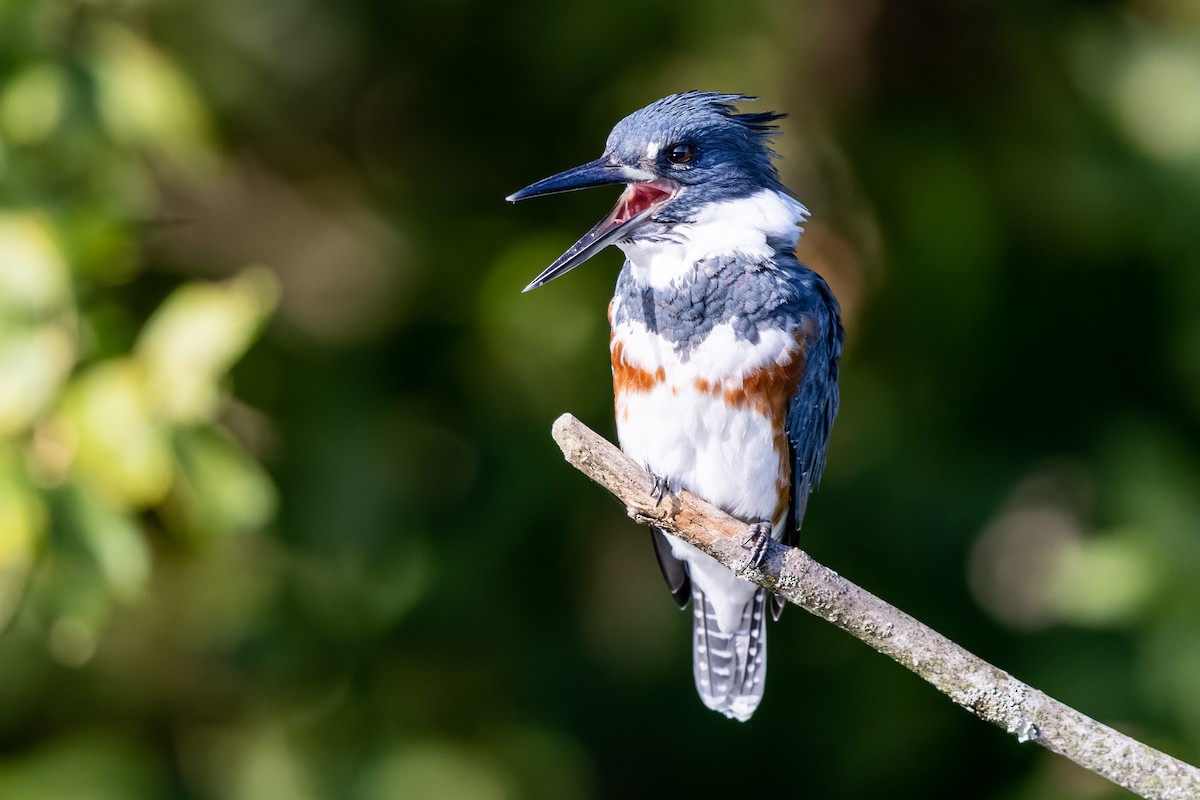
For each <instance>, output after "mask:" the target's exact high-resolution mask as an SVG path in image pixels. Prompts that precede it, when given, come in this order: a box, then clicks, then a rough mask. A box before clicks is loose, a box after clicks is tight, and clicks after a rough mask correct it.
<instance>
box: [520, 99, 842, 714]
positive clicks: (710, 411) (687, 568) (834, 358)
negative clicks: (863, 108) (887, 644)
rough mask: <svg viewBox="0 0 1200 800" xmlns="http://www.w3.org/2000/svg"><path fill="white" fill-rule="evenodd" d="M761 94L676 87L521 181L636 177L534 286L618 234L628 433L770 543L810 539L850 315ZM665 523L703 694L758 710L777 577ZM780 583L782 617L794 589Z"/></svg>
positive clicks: (675, 591)
mask: <svg viewBox="0 0 1200 800" xmlns="http://www.w3.org/2000/svg"><path fill="white" fill-rule="evenodd" d="M753 99H755V98H752V97H747V96H745V95H737V94H718V93H715V92H695V91H693V92H685V93H683V94H675V95H671V96H669V97H664V98H663V99H661V100H658V101H656V102H654V103H651V104H650V105H648V106H646V107H645V108H643V109H641V110H639V111H635V112H634V113H633V114H630V115H629V116H628V117H626V118H625V119H623V120H621V121H620V122H619V123H617V125H616V127H615V128H613V130H612V133H611V134H610V135H609V137H608V143H607V144H606V146H605V148H604V154H603V155H602V156H601V157H600V158H598V159H596V160H595V161H592V162H589V163H587V164H584V165H582V166H579V167H576V168H574V169H570V170H567V171H566V172H562V173H559V174H558V175H554V176H552V177H550V178H546V179H545V180H541V181H538V182H537V183H535V184H533V185H531V186H527V187H526V188H524V189H522V190H520V191H519V192H516V193H515V194H512V195H510V196H509V197H508V198H507V199H508V200H509V201H511V202H516V201H518V200H524V199H526V198H529V197H536V196H539V195H546V194H554V193H558V192H569V191H574V190H576V189H584V188H588V187H593V186H602V185H605V184H621V183H623V184H625V190H624V191H623V192H622V193H621V196H620V199H619V200H618V201H617V205H616V207H615V208H614V209H613V210H612V211H611V212H609V214H608V216H606V217H605V218H604V219H602V220H600V222H599V223H597V224H596V226H595V227H593V228H592V229H591V230H590V231H588V232H587V233H586V234H584V236H583V238H581V239H580V240H579V241H578V242H576V243H575V244H573V245H571V247H570V248H569V249H568V250H567V251H566V252H565V253H563V254H562V255H561V256H560V257H559V258H558V259H557V260H556V261H555V262H554V263H553V264H551V265H550V266H549V267H547V268H546V270H545V271H544V272H542V274H540V275H538V276H537V278H535V279H534V280H533V282H532V283H530V284H529V285H528V286H527V287H525V291H529V290H530V289H533V288H536V287H538V286H541V285H543V284H545V283H547V282H548V281H551V280H553V279H554V278H557V277H558V276H560V275H562V274H564V273H566V272H568V271H569V270H572V269H574V268H575V267H577V266H579V265H580V264H582V263H583V262H584V261H586V260H587V259H589V258H591V257H592V256H593V255H595V254H596V253H597V252H599V251H600V250H601V249H603V248H604V247H606V246H607V245H609V244H616V245H617V247H619V248H620V249H621V250H622V251H623V252H624V253H625V258H626V260H625V265H624V267H623V268H622V270H621V273H620V276H619V277H618V278H617V286H616V293H615V296H614V297H613V299H612V302H611V303H610V304H609V307H608V318H609V322H610V324H611V326H612V336H611V340H610V341H611V344H610V351H611V357H612V374H613V390H614V393H615V395H616V418H617V435H618V439H619V440H620V445H621V449H622V450H624V451H625V453H626V454H627V455H629V456H630V457H631V458H633V459H634V460H635V461H638V462H640V463H641V464H643V465H644V466H645V467H646V469H647V470H648V471H649V472H650V473H651V474H653V475H654V476H655V478H656V486H657V487H658V488H659V490H660V491H662V492H677V491H678V490H679V489H681V488H686V489H688V490H690V491H692V492H693V493H695V494H697V495H699V496H700V497H703V498H704V499H706V500H708V501H709V502H711V503H713V504H715V505H717V506H719V507H720V508H722V509H724V510H725V511H727V512H728V513H729V514H731V515H733V516H734V517H737V518H739V519H741V520H743V521H745V522H747V523H750V524H751V525H752V530H753V531H754V536H753V537H752V539H755V538H757V541H758V542H759V544H760V545H761V544H764V543H765V539H763V538H762V537H765V536H767V535H770V536H773V537H774V538H775V539H778V540H781V541H782V542H784V543H785V544H794V543H795V542H796V540H797V535H798V532H799V529H800V523H801V520H802V519H803V517H804V510H805V506H806V504H807V501H808V495H809V493H810V492H811V491H812V490H813V489H814V488H815V487H816V485H817V482H818V480H819V478H820V475H821V470H822V468H823V466H824V463H825V446H826V442H827V441H828V439H829V432H830V429H831V428H832V426H833V420H834V417H835V415H836V414H837V408H838V386H837V377H838V360H839V358H840V356H841V352H842V336H843V333H842V325H841V320H840V316H839V309H838V303H837V300H836V299H835V298H834V296H833V293H832V292H831V291H830V289H829V287H828V286H827V285H826V283H825V281H824V280H822V279H821V277H820V276H819V275H817V274H816V273H815V272H812V271H811V270H809V269H807V268H806V267H804V266H803V265H801V264H800V262H799V261H798V260H797V259H796V256H795V254H794V252H793V251H794V249H795V246H796V242H797V241H798V240H799V237H800V234H801V232H802V231H803V227H802V224H803V222H804V220H805V218H806V217H807V216H808V210H807V209H806V208H805V207H804V206H803V205H801V204H800V202H799V201H798V200H796V199H795V198H794V197H793V196H792V195H791V193H790V192H789V191H788V190H787V189H786V188H785V187H784V186H783V184H782V183H781V182H780V179H779V173H778V171H777V170H776V168H775V165H774V164H773V163H772V158H773V157H774V155H775V154H774V153H773V152H772V150H771V148H770V143H769V140H770V138H771V137H772V136H773V135H774V134H775V132H776V130H777V126H776V125H774V124H773V123H774V122H775V120H777V119H780V118H781V117H782V116H783V115H780V114H774V113H756V114H744V113H737V111H736V109H735V107H734V104H735V103H737V102H739V101H747V100H753ZM650 535H651V540H652V542H653V546H654V552H655V554H656V555H657V557H658V563H659V566H660V567H661V569H662V573H663V577H664V578H665V579H666V582H667V586H668V588H669V589H670V591H671V594H672V595H673V596H674V598H675V601H676V602H677V603H678V604H679V606H680V608H683V607H685V606H686V605H687V603H688V601H689V600H691V601H692V603H693V614H694V616H693V645H694V647H693V675H694V677H695V681H696V689H697V690H698V691H699V693H700V697H701V699H702V700H703V701H704V703H705V705H707V706H708V707H709V708H711V709H714V710H716V711H720V712H722V713H723V714H725V715H726V716H727V717H731V718H734V719H738V720H743V721H744V720H747V719H749V718H750V715H751V714H752V713H753V712H754V710H755V708H757V707H758V704H759V701H760V700H761V699H762V695H763V684H764V680H765V677H766V644H767V640H766V633H767V631H766V611H767V607H768V594H767V592H766V590H765V589H761V588H758V587H757V586H755V585H753V584H751V583H749V582H748V581H745V580H743V579H741V578H739V577H737V576H736V575H735V574H734V573H733V572H731V571H730V570H729V569H727V568H726V567H724V566H722V565H721V564H718V563H717V562H716V561H715V560H713V559H712V558H710V557H709V556H707V555H705V554H704V553H702V552H700V551H699V550H698V549H696V548H695V547H693V546H691V545H689V544H687V543H686V542H683V541H681V540H679V539H676V538H673V537H672V538H668V537H667V536H666V535H665V534H664V533H663V532H662V531H661V530H657V529H651V534H650ZM748 541H749V540H748ZM769 600H770V609H771V613H772V616H773V617H774V618H775V619H778V618H779V614H780V612H781V611H782V609H783V601H782V600H780V599H779V598H777V597H775V596H771V597H770V598H769Z"/></svg>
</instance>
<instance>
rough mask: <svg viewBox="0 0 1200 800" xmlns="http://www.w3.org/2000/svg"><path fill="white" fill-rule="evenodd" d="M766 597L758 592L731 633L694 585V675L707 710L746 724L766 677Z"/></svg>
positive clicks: (757, 701)
mask: <svg viewBox="0 0 1200 800" xmlns="http://www.w3.org/2000/svg"><path fill="white" fill-rule="evenodd" d="M766 600H767V592H766V590H765V589H759V590H758V591H757V592H755V593H754V598H753V599H752V600H751V601H750V602H748V603H746V605H745V607H743V608H742V615H741V619H740V620H739V621H738V624H737V626H736V628H735V629H734V630H733V631H730V632H725V631H722V630H721V628H720V627H719V626H718V625H717V613H716V610H715V609H714V608H713V605H712V603H711V602H710V601H709V599H708V597H706V596H705V594H704V592H702V591H700V589H699V588H697V587H696V585H695V584H694V583H693V584H692V608H693V618H692V630H693V640H694V645H695V647H694V651H693V661H692V672H693V674H694V676H695V678H696V691H698V692H699V693H700V699H701V700H703V701H704V705H706V706H708V707H709V708H711V709H712V710H713V711H720V712H721V713H722V714H724V715H725V716H727V717H729V718H730V719H736V720H739V721H741V722H745V721H746V720H748V719H750V715H751V714H753V713H754V709H756V708H758V704H759V701H761V700H762V696H763V685H764V683H765V681H766V678H767V617H766V613H765V610H766Z"/></svg>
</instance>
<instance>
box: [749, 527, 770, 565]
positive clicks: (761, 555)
mask: <svg viewBox="0 0 1200 800" xmlns="http://www.w3.org/2000/svg"><path fill="white" fill-rule="evenodd" d="M772 529H773V526H772V525H771V523H769V522H752V523H750V535H749V536H747V537H746V538H745V539H743V540H742V549H744V550H749V551H750V552H749V553H748V554H747V555H746V563H745V564H743V565H742V569H743V570H747V569H758V568H759V567H761V566H762V563H763V559H765V558H766V557H767V550H768V549H770V546H771V531H772Z"/></svg>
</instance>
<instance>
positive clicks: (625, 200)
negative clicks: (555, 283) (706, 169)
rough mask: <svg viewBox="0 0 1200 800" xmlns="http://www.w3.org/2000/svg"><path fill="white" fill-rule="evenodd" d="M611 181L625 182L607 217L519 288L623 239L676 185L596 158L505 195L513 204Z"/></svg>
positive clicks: (561, 272) (544, 279) (538, 282)
mask: <svg viewBox="0 0 1200 800" xmlns="http://www.w3.org/2000/svg"><path fill="white" fill-rule="evenodd" d="M615 183H624V184H627V185H626V187H625V191H624V192H622V193H621V197H620V199H619V200H617V205H616V206H615V207H614V208H613V210H612V211H610V212H609V213H608V216H606V217H605V218H604V219H602V220H600V221H599V222H597V223H596V225H595V227H593V228H592V229H591V230H590V231H588V232H587V233H585V234H584V235H583V236H582V238H580V240H579V241H577V242H576V243H575V244H573V245H571V246H570V247H569V248H567V252H565V253H563V254H562V255H561V256H559V257H558V258H557V259H555V261H554V263H553V264H551V265H550V266H548V267H546V269H544V270H543V271H542V274H541V275H538V276H537V277H536V278H534V279H533V281H532V282H531V283H530V284H529V285H528V286H526V287H525V288H524V289H522V290H521V291H523V292H528V291H529V290H530V289H536V288H537V287H539V286H541V285H543V284H546V283H549V282H550V281H552V280H554V279H555V278H557V277H558V276H559V275H564V274H566V273H567V272H570V271H571V270H573V269H575V268H576V267H578V266H579V265H580V264H582V263H583V262H585V261H587V260H588V259H589V258H591V257H592V256H594V255H595V254H596V253H598V252H600V251H601V250H603V249H604V248H605V247H607V246H608V245H610V244H612V243H613V242H616V241H619V240H620V239H623V238H625V237H626V236H627V235H628V234H630V233H632V231H633V229H634V228H636V227H637V226H638V225H640V224H641V223H642V222H643V221H645V219H646V218H647V217H649V216H650V215H651V214H652V213H654V210H655V209H657V208H658V207H659V206H661V205H663V204H664V203H666V202H667V201H668V200H670V199H671V198H672V197H674V196H675V193H676V192H677V191H678V190H679V185H678V184H676V183H674V182H671V181H664V180H656V179H655V176H654V175H652V174H651V173H649V172H645V171H643V170H640V169H635V168H633V167H627V166H624V165H621V164H614V163H613V162H612V161H610V160H608V159H607V158H600V159H597V160H595V161H590V162H588V163H587V164H583V165H581V166H578V167H575V168H574V169H569V170H567V171H566V172H560V173H559V174H557V175H553V176H551V177H549V178H546V179H545V180H540V181H538V182H537V183H535V184H532V185H530V186H526V187H525V188H524V189H522V190H521V191H519V192H514V193H513V194H510V195H509V196H508V197H507V198H505V199H506V200H508V201H509V202H511V203H515V202H517V201H518V200H525V199H527V198H530V197H540V196H541V195H546V194H559V193H560V192H573V191H576V190H578V189H590V188H592V187H593V186H607V185H609V184H615Z"/></svg>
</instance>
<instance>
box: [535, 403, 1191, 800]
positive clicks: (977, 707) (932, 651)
mask: <svg viewBox="0 0 1200 800" xmlns="http://www.w3.org/2000/svg"><path fill="white" fill-rule="evenodd" d="M553 435H554V440H555V441H556V442H558V445H559V447H561V448H562V451H563V455H564V456H566V459H567V461H569V462H570V463H571V464H572V465H573V466H575V468H576V469H578V470H580V471H581V472H583V473H584V474H585V475H587V476H588V477H589V478H591V479H592V480H593V481H595V482H597V483H599V484H600V485H601V486H603V487H604V488H605V489H608V491H610V492H611V493H612V494H614V495H616V496H617V498H618V499H620V500H621V501H622V502H623V503H625V505H626V507H627V508H628V510H629V515H630V516H631V517H632V518H633V519H634V520H636V521H637V522H640V523H642V524H645V525H654V526H656V527H659V528H662V529H663V530H665V531H667V532H668V533H671V534H674V535H676V536H678V537H680V538H681V539H684V540H686V541H688V542H690V543H692V544H694V545H695V546H697V547H699V548H700V549H701V550H703V551H704V552H706V553H708V554H709V555H711V556H712V557H713V558H715V559H717V560H718V561H720V562H721V563H722V564H724V565H725V566H727V567H729V568H730V569H732V570H735V571H738V572H739V574H740V575H741V576H742V577H744V578H745V579H746V580H749V581H751V582H752V583H756V584H758V585H760V586H764V587H766V588H767V589H770V590H771V591H773V592H775V593H776V594H778V595H780V596H781V597H783V598H785V599H786V600H787V601H788V602H790V603H793V604H795V605H798V606H800V607H801V608H803V609H805V610H806V611H808V612H809V613H812V614H815V615H817V616H818V617H821V618H822V619H824V620H827V621H829V622H832V623H833V624H834V625H836V626H837V627H839V628H841V629H842V630H844V631H846V632H847V633H849V634H851V635H853V636H855V637H856V638H858V639H860V640H862V641H863V642H866V643H867V644H869V645H870V646H871V647H873V648H874V649H876V650H878V651H879V652H880V653H883V654H884V655H887V656H889V657H891V658H892V659H893V660H894V661H896V662H898V663H899V664H901V665H902V666H904V667H906V668H908V669H909V670H911V671H913V672H915V673H916V674H917V675H919V676H921V677H922V678H924V679H925V680H926V681H928V682H929V683H931V684H933V685H934V686H935V687H937V689H938V690H939V691H940V692H942V694H944V695H946V696H947V697H949V698H950V699H951V700H953V701H954V702H955V703H958V704H959V705H960V706H962V707H963V708H965V709H967V710H968V711H970V712H971V713H973V714H975V715H976V716H978V717H979V718H981V719H984V720H987V721H988V722H991V723H994V724H996V725H999V726H1000V727H1001V728H1003V729H1004V730H1006V731H1008V732H1009V733H1012V734H1014V735H1015V736H1016V737H1017V741H1019V742H1027V741H1034V742H1037V743H1038V744H1040V745H1042V746H1043V747H1045V748H1047V749H1049V750H1052V751H1054V752H1056V753H1059V754H1060V755H1063V756H1065V757H1066V758H1069V759H1070V760H1071V761H1074V762H1075V763H1076V764H1079V765H1080V766H1082V767H1084V768H1086V769H1089V770H1091V771H1092V772H1095V773H1096V774H1098V775H1102V776H1103V777H1105V778H1108V779H1109V780H1110V781H1112V782H1113V783H1116V784H1118V785H1120V786H1123V787H1125V788H1126V789H1129V790H1130V791H1131V792H1134V793H1135V794H1137V795H1139V796H1141V797H1144V798H1153V799H1154V800H1195V798H1198V797H1200V769H1197V768H1196V767H1193V766H1191V765H1190V764H1187V763H1184V762H1182V761H1179V760H1178V759H1176V758H1173V757H1171V756H1169V755H1167V754H1165V753H1162V752H1160V751H1158V750H1155V749H1154V748H1152V747H1149V746H1147V745H1144V744H1142V743H1141V742H1139V741H1136V740H1135V739H1131V738H1130V737H1128V736H1126V735H1124V734H1122V733H1119V732H1118V731H1115V730H1113V729H1112V728H1110V727H1108V726H1107V725H1102V724H1100V723H1099V722H1097V721H1096V720H1094V719H1092V718H1090V717H1087V716H1085V715H1083V714H1081V713H1079V712H1078V711H1076V710H1075V709H1073V708H1071V707H1070V706H1067V705H1064V704H1063V703H1060V702H1059V701H1057V700H1055V699H1053V698H1051V697H1049V696H1047V695H1045V694H1043V693H1042V692H1040V691H1038V690H1037V689H1034V688H1033V687H1032V686H1029V685H1028V684H1025V683H1022V682H1021V681H1019V680H1017V679H1016V678H1014V677H1012V676H1011V675H1009V674H1008V673H1007V672H1004V671H1003V670H1001V669H998V668H996V667H994V666H992V665H991V664H989V663H987V662H986V661H984V660H982V659H980V658H978V657H977V656H975V655H972V654H971V653H969V652H967V651H966V650H964V649H963V648H961V647H959V646H958V645H957V644H955V643H954V642H952V641H950V640H949V639H947V638H946V637H945V636H942V635H941V634H939V633H937V632H936V631H934V630H933V629H932V628H929V627H927V626H926V625H924V624H922V623H921V622H918V621H917V620H915V619H913V618H912V617H910V616H908V615H907V614H905V613H904V612H902V611H900V610H899V609H896V608H894V607H892V606H890V605H888V604H887V603H885V602H884V601H883V600H880V599H879V598H878V597H875V596H874V595H872V594H871V593H870V592H867V591H865V590H864V589H861V588H859V587H858V586H856V585H854V584H853V583H851V582H850V581H848V580H846V579H845V578H843V577H841V576H840V575H838V574H837V573H836V572H834V571H833V570H831V569H829V568H827V567H824V566H822V565H821V564H818V563H817V562H816V561H814V560H813V559H812V558H811V557H809V556H808V554H807V553H804V552H803V551H801V550H799V549H797V548H789V547H784V546H782V545H780V544H778V543H775V544H773V545H772V546H771V548H770V550H769V552H768V554H767V557H766V559H765V560H764V562H763V564H762V566H761V568H760V569H756V570H743V569H742V565H743V564H744V562H745V559H746V555H747V551H746V550H744V549H743V548H742V542H743V540H745V538H746V537H747V536H748V535H749V527H748V526H747V525H745V524H744V523H742V522H740V521H738V520H736V519H734V518H733V517H731V516H729V515H728V514H726V513H725V512H723V511H721V510H720V509H718V508H716V507H715V506H713V505H710V504H709V503H707V502H705V501H704V500H701V499H700V498H699V497H696V496H695V495H693V494H691V493H690V492H687V491H684V492H681V493H680V494H679V495H678V496H676V497H674V498H667V499H664V500H663V502H661V503H656V502H655V499H654V497H653V495H652V489H653V482H652V478H651V477H650V475H649V474H648V473H646V472H645V471H644V470H643V469H641V467H639V466H638V465H637V464H635V463H634V462H633V461H631V460H630V459H629V458H627V457H626V456H625V455H624V454H623V453H621V452H620V451H619V450H617V448H615V447H614V446H613V445H611V444H610V443H609V442H607V441H606V440H605V439H604V438H602V437H601V436H599V435H598V434H596V433H595V432H594V431H592V430H591V429H589V428H588V427H587V426H585V425H584V424H583V423H581V422H580V421H579V420H577V419H576V418H575V417H573V416H571V415H570V414H564V415H563V416H561V417H559V418H558V420H557V421H556V422H555V423H554V429H553Z"/></svg>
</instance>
